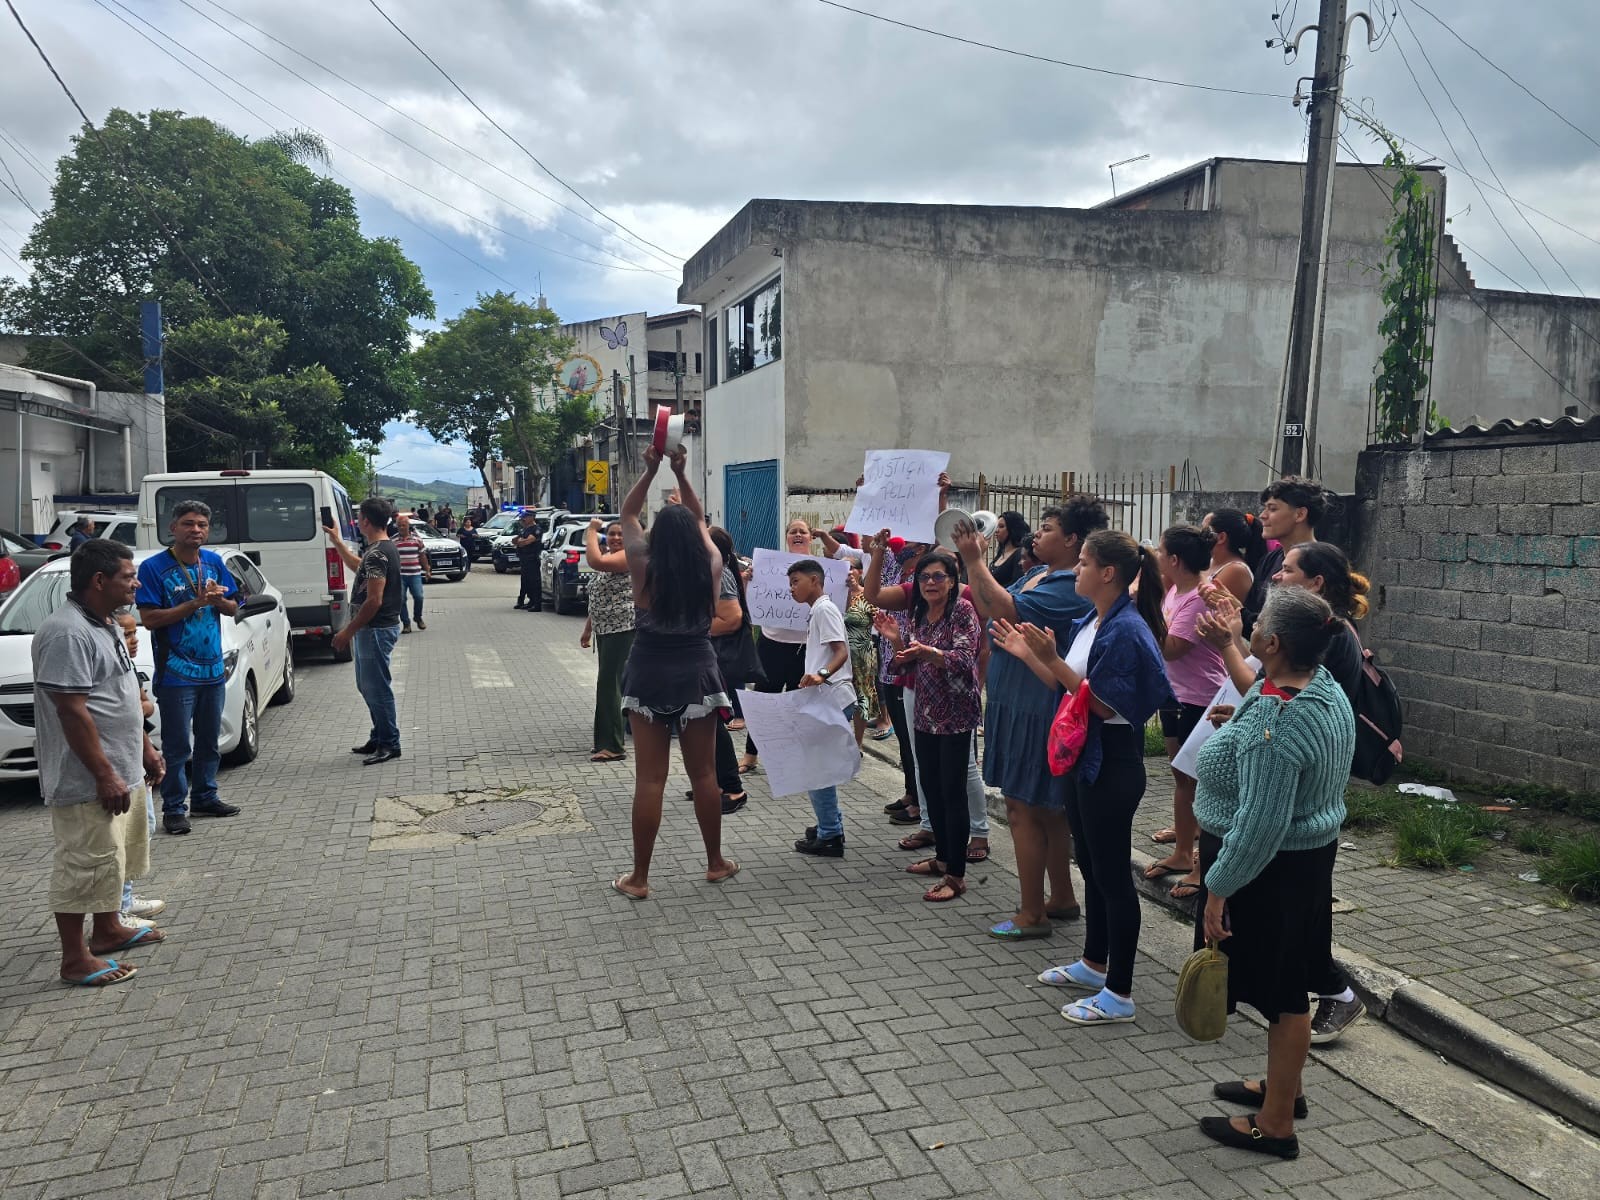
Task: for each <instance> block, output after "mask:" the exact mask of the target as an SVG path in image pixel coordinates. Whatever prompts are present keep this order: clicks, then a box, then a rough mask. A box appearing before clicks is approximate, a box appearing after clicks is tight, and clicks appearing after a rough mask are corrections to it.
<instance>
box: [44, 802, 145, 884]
mask: <svg viewBox="0 0 1600 1200" xmlns="http://www.w3.org/2000/svg"><path fill="white" fill-rule="evenodd" d="M132 801H133V803H132V804H130V805H129V806H128V811H127V812H125V813H123V814H122V815H121V816H118V817H114V816H112V815H111V814H110V813H108V812H106V810H105V809H104V808H103V807H101V805H100V803H99V801H96V800H91V801H89V802H88V803H87V804H67V805H59V806H56V807H53V808H51V810H50V819H51V823H52V824H53V826H54V828H55V836H56V853H55V862H54V866H53V868H52V870H51V872H50V911H51V912H58V913H102V912H116V911H117V910H118V909H120V908H121V907H122V882H123V880H124V879H138V878H139V877H140V876H141V875H144V874H145V873H146V872H148V871H149V870H150V822H149V818H148V817H147V816H146V815H145V785H144V784H142V783H141V784H138V785H137V786H135V787H134V789H133V796H132Z"/></svg>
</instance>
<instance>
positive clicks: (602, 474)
mask: <svg viewBox="0 0 1600 1200" xmlns="http://www.w3.org/2000/svg"><path fill="white" fill-rule="evenodd" d="M583 490H584V492H585V494H587V495H590V496H607V495H610V494H611V464H610V463H608V462H607V461H606V460H605V459H603V458H591V459H590V460H589V465H588V466H587V467H586V468H585V469H584V472H583Z"/></svg>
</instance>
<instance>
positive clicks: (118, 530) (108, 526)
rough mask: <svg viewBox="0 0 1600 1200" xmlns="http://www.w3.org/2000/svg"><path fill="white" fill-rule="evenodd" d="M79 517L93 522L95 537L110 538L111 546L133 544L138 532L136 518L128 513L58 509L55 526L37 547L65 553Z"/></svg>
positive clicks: (92, 509)
mask: <svg viewBox="0 0 1600 1200" xmlns="http://www.w3.org/2000/svg"><path fill="white" fill-rule="evenodd" d="M83 517H88V518H90V519H91V520H92V521H94V535H95V537H99V538H110V539H111V540H112V541H113V542H121V543H122V544H123V545H124V546H132V545H134V544H135V539H136V537H137V535H138V532H139V514H138V513H137V512H134V511H133V510H132V509H126V508H75V509H66V508H58V509H56V521H55V524H54V525H52V526H51V527H50V532H49V533H47V534H45V536H44V537H43V538H42V539H40V542H39V545H40V546H42V547H43V548H44V549H46V550H65V549H67V547H68V546H69V545H71V543H72V531H71V527H72V526H73V525H75V524H77V522H78V521H79V519H80V518H83Z"/></svg>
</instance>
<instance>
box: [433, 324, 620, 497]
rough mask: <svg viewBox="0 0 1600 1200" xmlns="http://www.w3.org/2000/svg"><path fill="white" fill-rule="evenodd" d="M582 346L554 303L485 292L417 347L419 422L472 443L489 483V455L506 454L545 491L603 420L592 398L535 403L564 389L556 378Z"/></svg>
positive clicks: (444, 436) (442, 434)
mask: <svg viewBox="0 0 1600 1200" xmlns="http://www.w3.org/2000/svg"><path fill="white" fill-rule="evenodd" d="M574 345H575V343H574V342H573V340H572V339H571V338H568V337H563V336H562V335H561V330H560V322H559V320H558V318H557V317H556V314H555V313H554V312H552V311H551V310H550V309H549V308H544V307H539V306H536V305H532V304H526V303H524V302H522V301H520V300H518V299H517V298H516V297H515V296H512V295H510V294H509V293H506V292H494V293H491V294H489V295H480V296H479V297H478V299H477V302H476V303H475V304H473V305H472V307H470V308H467V309H465V310H463V311H462V313H461V314H460V315H459V316H457V317H454V318H452V319H450V320H448V321H446V322H445V323H444V328H443V329H441V330H438V331H437V332H434V333H430V334H429V335H428V336H427V338H426V340H425V341H424V342H423V344H422V345H421V346H420V347H418V349H417V351H416V354H415V356H414V362H415V368H416V377H417V392H418V402H417V414H416V419H417V424H419V425H420V426H422V428H423V429H425V430H427V431H428V433H430V434H432V435H433V436H434V437H436V438H438V439H440V440H441V441H458V442H464V443H465V444H466V445H467V448H468V450H469V452H470V454H471V456H472V465H473V466H474V467H476V468H477V469H478V472H479V473H480V474H481V475H483V476H484V486H485V487H489V479H488V473H487V470H486V468H487V464H488V462H489V459H490V458H491V457H493V456H494V455H496V454H500V455H503V456H505V457H506V458H508V459H510V460H511V461H513V462H517V463H520V464H521V465H524V466H526V467H528V469H529V472H530V475H531V476H532V478H531V479H530V483H531V484H532V486H533V488H534V489H535V491H537V490H538V489H539V488H540V487H541V486H542V485H543V482H544V479H545V477H546V476H547V475H548V474H549V470H550V463H551V461H552V460H553V459H554V458H555V457H556V456H557V455H558V454H559V453H561V451H562V450H564V449H566V448H567V447H568V446H570V445H571V444H572V439H573V437H574V436H575V435H577V434H578V433H582V432H585V431H587V430H588V429H590V428H592V427H593V426H594V424H595V422H596V421H597V420H598V419H599V416H598V414H597V413H596V412H595V410H594V407H593V406H592V405H591V404H590V403H589V398H588V397H587V396H567V397H564V398H562V399H560V400H558V401H556V402H555V403H553V404H548V405H544V406H540V405H538V404H537V403H536V401H535V396H536V395H539V394H557V393H559V388H558V385H557V383H556V375H557V372H558V370H559V368H560V365H561V360H562V359H563V358H565V357H566V356H567V355H568V354H570V353H572V350H573V348H574ZM490 494H491V495H492V494H493V488H492V487H490Z"/></svg>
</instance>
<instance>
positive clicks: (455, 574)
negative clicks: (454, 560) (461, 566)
mask: <svg viewBox="0 0 1600 1200" xmlns="http://www.w3.org/2000/svg"><path fill="white" fill-rule="evenodd" d="M466 577H467V573H466V571H465V570H461V571H451V572H450V574H448V575H446V576H445V578H446V579H448V580H449V581H450V582H451V583H460V582H461V581H462V580H463V579H465V578H466Z"/></svg>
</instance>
